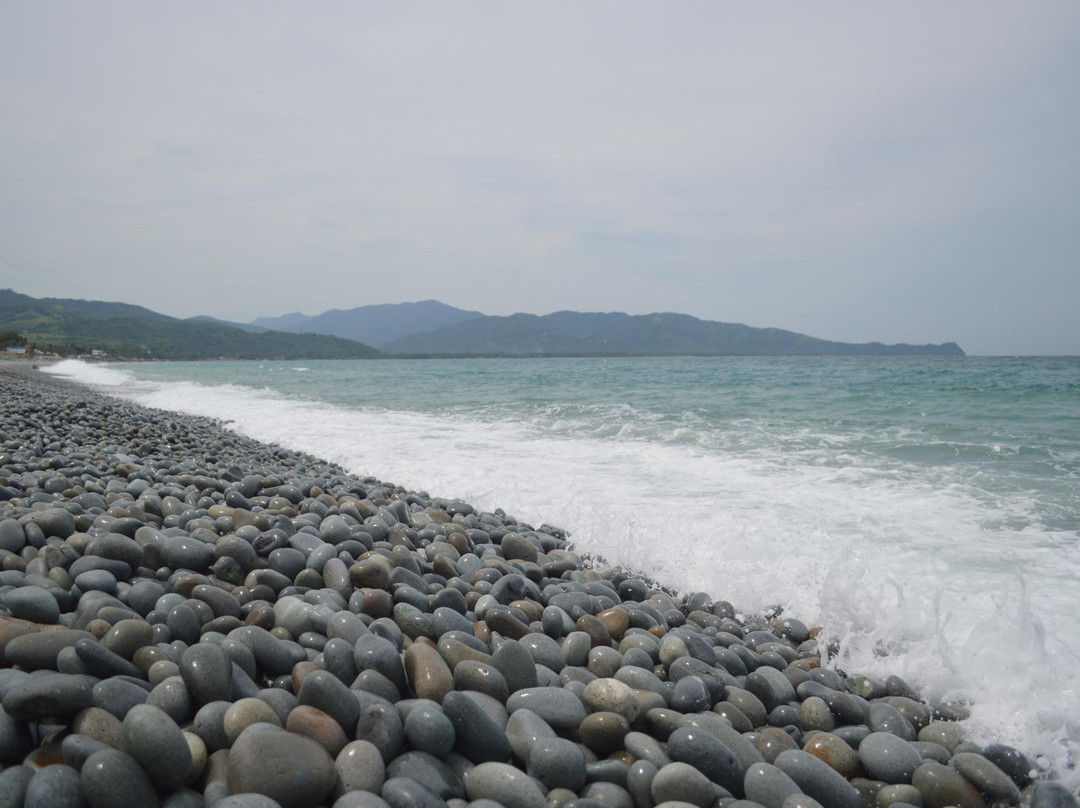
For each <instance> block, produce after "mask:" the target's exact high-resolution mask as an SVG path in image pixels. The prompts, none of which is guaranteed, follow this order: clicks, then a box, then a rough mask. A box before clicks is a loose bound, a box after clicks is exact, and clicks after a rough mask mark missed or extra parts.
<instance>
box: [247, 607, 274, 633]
mask: <svg viewBox="0 0 1080 808" xmlns="http://www.w3.org/2000/svg"><path fill="white" fill-rule="evenodd" d="M244 624H245V625H248V626H258V627H259V628H264V629H266V630H267V631H270V629H272V628H273V627H274V607H273V606H265V605H263V606H256V607H255V608H254V609H252V610H251V612H250V613H249V614H248V616H247V617H245V618H244Z"/></svg>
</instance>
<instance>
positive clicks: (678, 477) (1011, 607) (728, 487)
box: [50, 362, 1080, 789]
mask: <svg viewBox="0 0 1080 808" xmlns="http://www.w3.org/2000/svg"><path fill="white" fill-rule="evenodd" d="M50 372H54V373H58V374H63V375H68V376H70V377H72V378H74V379H77V380H79V381H84V382H87V383H90V384H93V385H95V386H99V387H102V388H103V389H106V390H107V391H108V392H111V393H113V394H115V395H119V396H122V397H124V398H129V399H132V400H134V401H137V402H139V403H141V404H144V405H147V406H152V407H160V408H166V409H172V410H177V411H180V412H185V413H190V414H196V415H204V416H211V417H215V418H220V419H223V420H224V421H226V422H227V423H228V425H229V426H230V427H231V428H233V429H235V430H237V431H238V432H241V433H243V434H246V435H249V436H251V437H254V438H257V439H259V440H262V441H266V442H274V443H278V444H281V445H283V446H287V447H290V448H295V449H302V450H305V451H308V452H311V453H313V454H315V455H318V456H321V457H324V458H326V459H328V460H331V461H333V462H336V463H339V464H340V465H342V466H344V467H345V468H346V469H348V470H350V471H352V472H354V473H358V474H371V475H374V476H378V477H380V478H382V479H385V480H390V481H393V482H395V483H398V484H401V485H405V486H406V487H409V488H412V489H424V490H427V491H429V492H431V493H433V494H437V495H440V496H460V497H463V498H465V499H467V500H468V501H470V502H473V503H474V504H476V505H479V506H480V507H482V508H486V509H492V508H495V507H497V506H498V507H503V508H506V509H507V510H508V511H510V512H512V513H514V514H515V515H516V516H518V517H519V518H522V519H525V520H527V521H532V522H539V521H547V522H549V523H551V524H556V525H559V526H561V527H564V528H566V529H568V530H570V531H571V533H572V534H573V539H574V541H575V543H576V545H577V547H578V548H579V549H581V550H583V551H588V552H591V553H593V554H596V555H601V556H603V557H604V558H606V559H607V561H609V562H611V563H620V564H625V565H628V566H630V567H632V568H634V569H636V570H639V571H641V572H645V573H647V574H649V575H652V576H654V577H656V578H657V579H659V580H661V581H664V582H667V583H670V584H672V585H674V586H677V587H680V588H683V589H687V590H705V591H708V592H709V593H710V594H712V595H714V596H718V597H722V598H724V599H727V600H730V601H731V602H732V603H734V604H735V605H736V607H738V608H739V609H741V610H744V611H752V610H758V609H762V608H765V607H768V606H772V605H781V606H783V607H784V608H785V609H787V610H788V611H789V613H791V614H794V615H795V616H798V617H800V618H801V619H803V620H804V621H807V622H809V623H821V624H823V625H825V626H827V627H828V631H829V636H830V637H834V638H837V639H838V640H839V641H840V647H841V654H840V657H839V660H838V664H839V665H840V666H842V667H843V668H844V669H845V670H847V671H849V672H856V671H858V672H864V673H869V674H875V675H880V676H886V675H888V674H890V673H896V674H898V675H900V676H902V677H903V678H905V679H906V680H907V681H909V682H910V683H911V684H913V685H916V686H918V687H920V688H922V689H924V691H925V692H926V693H927V694H929V695H933V696H936V697H945V698H970V699H972V700H973V717H972V719H971V720H970V721H969V722H968V726H969V730H970V732H971V733H972V734H973V737H974V738H975V739H976V740H981V741H990V740H994V741H999V742H1003V743H1009V744H1012V745H1016V746H1018V747H1020V748H1022V749H1024V750H1026V751H1028V752H1029V753H1036V754H1039V755H1041V756H1042V758H1043V765H1045V766H1048V767H1053V768H1054V769H1055V770H1057V771H1058V772H1059V774H1062V775H1063V776H1064V777H1065V779H1066V781H1067V782H1068V783H1069V784H1070V785H1071V787H1072V788H1074V789H1075V788H1076V787H1078V786H1080V775H1078V773H1077V771H1076V769H1075V768H1072V769H1071V770H1069V767H1070V764H1072V765H1075V761H1076V757H1077V755H1078V750H1080V696H1078V693H1080V679H1078V676H1077V671H1078V670H1080V658H1078V657H1077V654H1076V651H1075V645H1074V646H1070V642H1071V643H1074V644H1075V643H1076V641H1077V637H1080V617H1078V615H1077V608H1076V603H1077V602H1080V550H1078V549H1077V547H1076V543H1075V541H1073V542H1071V543H1070V541H1069V537H1067V536H1060V535H1055V534H1046V535H1041V536H1039V537H1037V538H1038V540H1037V541H1036V540H1031V539H1032V538H1033V537H1031V536H1025V535H1023V532H1022V531H1013V532H1010V531H1008V530H995V531H989V530H987V529H986V528H985V525H986V524H987V523H988V522H990V521H995V520H997V521H1000V522H1002V523H1005V524H1007V523H1008V519H1009V518H1010V516H1015V514H1011V513H1010V510H1011V509H1016V508H1023V507H1024V504H1023V500H1022V499H1012V500H1009V501H996V500H995V499H994V498H992V497H987V496H986V495H985V493H984V492H981V491H979V490H977V489H975V488H972V487H971V486H970V485H963V484H958V483H955V482H951V481H950V480H949V478H948V476H947V475H945V474H942V473H940V471H935V470H934V469H928V470H925V471H924V472H921V473H920V474H906V473H903V470H902V469H901V471H897V470H896V469H882V468H877V467H874V466H872V465H867V464H865V463H863V464H862V465H860V463H859V457H858V456H857V454H854V453H853V454H852V456H851V457H850V458H849V460H850V462H840V463H837V462H836V457H835V455H836V454H837V453H838V452H841V453H842V452H843V451H844V449H843V443H844V441H843V440H842V439H839V438H838V439H836V440H830V439H829V438H828V437H827V436H825V437H823V438H822V441H821V442H822V446H821V449H820V451H817V452H815V451H813V450H808V449H805V448H803V449H801V450H800V451H799V452H797V453H791V452H785V451H783V448H782V447H772V448H762V447H761V445H760V444H759V445H757V447H756V448H755V447H754V442H753V441H748V442H747V447H746V450H745V451H737V452H732V451H728V452H715V451H708V450H707V449H704V448H703V447H702V445H701V442H700V441H698V440H692V441H683V440H680V436H681V435H685V433H680V432H679V429H683V428H684V427H679V428H677V429H676V430H675V431H674V432H673V433H672V438H673V439H672V440H667V441H663V442H657V441H654V440H647V439H638V438H639V437H640V435H638V436H636V437H635V435H634V433H635V430H637V431H638V432H640V430H642V429H649V428H652V427H649V426H648V425H642V424H636V425H635V424H624V425H623V428H625V429H626V431H627V434H626V435H623V438H624V439H620V438H619V434H620V432H619V430H615V431H614V432H612V430H611V424H607V425H604V424H594V426H596V429H595V431H594V432H593V433H592V434H591V435H589V434H588V431H587V430H583V429H580V428H576V427H574V426H573V425H572V424H569V423H568V422H567V421H565V420H564V421H554V422H553V421H551V420H545V419H540V421H538V422H533V423H523V422H520V421H518V422H515V421H509V420H501V421H500V420H495V421H492V420H488V421H480V420H476V419H475V418H474V417H471V416H468V415H460V416H449V417H448V416H445V415H440V416H438V417H435V416H431V415H424V414H418V413H414V412H403V411H385V410H378V411H376V410H364V409H349V408H344V407H336V406H331V405H328V404H324V403H320V402H316V401H305V400H300V399H296V398H288V397H284V396H281V395H278V394H275V393H273V392H271V391H269V390H254V389H252V388H248V387H241V386H235V385H212V386H207V385H199V384H194V383H191V382H169V383H151V382H145V381H141V382H137V381H135V379H134V378H133V376H132V375H131V374H129V373H127V372H125V371H124V370H118V369H111V368H102V367H99V366H91V365H85V364H82V363H70V362H63V363H60V364H58V365H56V366H54V367H53V368H51V369H50ZM579 426H580V425H579ZM685 429H687V430H689V429H690V427H685ZM804 437H805V436H804ZM802 443H803V444H805V443H806V441H805V440H804V441H802ZM826 457H830V458H831V462H825V459H826Z"/></svg>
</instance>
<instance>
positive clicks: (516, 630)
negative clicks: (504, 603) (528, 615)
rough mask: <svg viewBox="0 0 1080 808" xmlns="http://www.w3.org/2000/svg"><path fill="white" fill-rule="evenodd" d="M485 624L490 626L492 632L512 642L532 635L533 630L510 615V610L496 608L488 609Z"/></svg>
mask: <svg viewBox="0 0 1080 808" xmlns="http://www.w3.org/2000/svg"><path fill="white" fill-rule="evenodd" d="M484 622H486V623H487V624H488V626H489V627H490V628H491V630H492V631H497V632H498V633H499V634H501V635H502V636H504V637H509V638H510V639H511V640H520V639H521V638H522V637H524V636H525V635H527V634H531V633H532V629H531V628H529V627H528V626H527V625H525V624H524V623H522V622H521V621H520V620H518V619H517V618H516V617H514V615H512V614H510V611H509V610H508V609H503V608H496V607H493V608H491V609H488V610H487V613H486V614H485V615H484Z"/></svg>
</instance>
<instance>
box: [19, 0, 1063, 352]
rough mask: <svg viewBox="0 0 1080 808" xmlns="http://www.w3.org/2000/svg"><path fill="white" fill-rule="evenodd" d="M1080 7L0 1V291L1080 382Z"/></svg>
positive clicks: (237, 316)
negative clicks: (521, 324)
mask: <svg viewBox="0 0 1080 808" xmlns="http://www.w3.org/2000/svg"><path fill="white" fill-rule="evenodd" d="M1078 100H1080V3H1076V2H1075V0H1040V2H1037V3H1016V2H1000V1H999V0H985V1H984V0H979V1H978V2H973V1H972V0H956V2H948V3H942V2H937V0H935V2H920V1H916V2H906V3H890V4H883V3H856V2H847V3H840V2H822V3H795V2H790V3H743V2H722V1H721V0H708V1H707V2H706V1H705V0H702V1H701V2H698V1H696V0H694V1H691V0H676V2H665V3H659V2H637V1H636V0H592V1H591V2H588V3H581V2H560V0H551V1H548V0H545V2H533V3H507V2H502V1H500V2H494V0H472V1H471V2H468V3H463V2H459V3H453V2H445V0H439V1H438V2H409V3H385V2H369V1H368V0H349V2H321V3H318V4H307V3H295V2H290V3H284V2H275V1H273V0H257V2H246V1H234V2H229V3H219V2H200V1H199V0H195V1H194V2H193V1H191V0H189V1H188V2H184V3H168V4H166V3H146V2H143V0H138V1H137V2H134V1H133V2H116V1H115V0H102V2H95V3H84V2H74V0H66V1H65V0H56V1H55V2H17V0H0V287H10V288H13V289H15V290H16V291H19V292H22V293H24V294H29V295H33V296H35V297H45V296H50V297H75V298H89V299H98V300H119V301H123V302H128V303H137V304H140V305H143V306H147V307H149V308H151V309H154V310H156V311H160V312H163V313H165V314H170V315H174V316H180V317H188V316H194V315H199V314H207V315H212V316H215V317H220V318H222V319H226V320H232V321H237V322H249V321H250V320H252V319H254V318H255V317H260V316H276V315H281V314H285V313H287V312H293V311H302V312H304V313H307V314H318V313H321V312H323V311H325V310H327V309H331V308H352V307H354V306H362V305H368V304H374V303H397V302H405V301H414V300H425V299H429V298H435V299H438V300H441V301H442V302H444V303H448V304H450V305H453V306H458V307H461V308H465V309H471V310H478V311H482V312H485V313H487V314H511V313H514V312H522V311H523V312H530V313H534V314H545V313H548V312H552V311H559V310H567V309H569V310H576V311H626V312H629V313H638V314H640V313H649V312H655V311H671V312H682V313H687V314H692V315H695V316H697V317H701V318H704V319H709V320H720V321H725V322H740V323H745V324H748V325H753V326H771V327H779V328H786V329H790V330H793V331H799V332H802V333H806V334H811V335H813V336H816V337H822V338H827V339H836V340H843V341H852V342H864V341H871V340H877V341H881V342H890V343H891V342H912V343H925V342H945V341H955V342H957V343H959V344H960V345H961V346H962V347H963V348H964V349H965V350H967V351H968V352H969V353H973V354H1080V317H1078V316H1077V315H1078V310H1080V260H1078V256H1080V146H1078V144H1080V103H1078Z"/></svg>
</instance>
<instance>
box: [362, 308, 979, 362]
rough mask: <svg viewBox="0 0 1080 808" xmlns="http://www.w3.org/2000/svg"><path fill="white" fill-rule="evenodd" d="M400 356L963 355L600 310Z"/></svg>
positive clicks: (465, 336)
mask: <svg viewBox="0 0 1080 808" xmlns="http://www.w3.org/2000/svg"><path fill="white" fill-rule="evenodd" d="M382 349H383V351H384V352H385V353H387V354H396V355H447V354H495V355H507V356H533V355H538V354H548V355H551V354H555V355H589V354H648V355H701V356H792V355H799V356H899V355H924V356H931V355H939V356H963V355H964V352H963V350H961V349H960V346H958V345H957V344H956V343H953V342H949V343H945V344H942V345H883V344H881V343H879V342H870V343H861V344H855V343H846V342H832V341H829V340H823V339H817V338H815V337H809V336H806V335H805V334H797V333H795V332H793V331H784V330H781V329H779V328H754V327H751V326H746V325H739V324H736V323H719V322H711V321H708V320H699V319H698V318H696V317H691V316H690V315H687V314H670V313H664V314H640V315H630V314H621V313H610V314H599V313H582V312H573V311H560V312H556V313H554V314H548V315H545V316H542V317H541V316H537V315H535V314H513V315H510V316H509V317H482V318H478V319H473V320H469V321H466V322H463V323H458V324H457V325H453V326H448V327H446V328H440V329H438V330H437V331H430V332H427V333H420V334H411V335H409V336H406V337H402V338H401V339H397V340H394V341H393V342H389V343H386V344H384V345H383V346H382Z"/></svg>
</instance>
